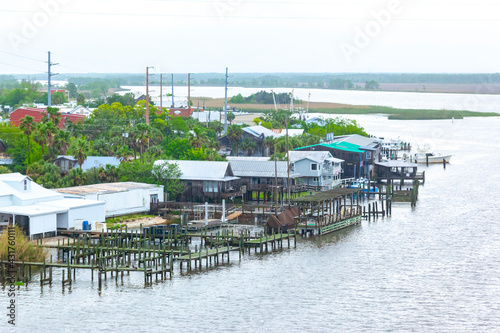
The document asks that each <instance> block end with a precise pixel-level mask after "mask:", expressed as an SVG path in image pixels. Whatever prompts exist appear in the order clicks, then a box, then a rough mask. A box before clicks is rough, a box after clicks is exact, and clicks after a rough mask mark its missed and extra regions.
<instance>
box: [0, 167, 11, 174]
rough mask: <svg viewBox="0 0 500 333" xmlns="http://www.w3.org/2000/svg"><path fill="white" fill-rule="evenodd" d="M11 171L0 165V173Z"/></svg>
mask: <svg viewBox="0 0 500 333" xmlns="http://www.w3.org/2000/svg"><path fill="white" fill-rule="evenodd" d="M10 172H11V171H10V170H9V168H7V167H5V166H3V165H0V174H3V173H10Z"/></svg>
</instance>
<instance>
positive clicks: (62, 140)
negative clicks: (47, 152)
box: [54, 130, 71, 155]
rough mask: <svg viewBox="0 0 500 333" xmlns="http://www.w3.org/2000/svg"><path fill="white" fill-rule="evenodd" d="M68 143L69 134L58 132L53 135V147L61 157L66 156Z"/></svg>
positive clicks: (69, 140)
mask: <svg viewBox="0 0 500 333" xmlns="http://www.w3.org/2000/svg"><path fill="white" fill-rule="evenodd" d="M70 142H71V134H70V133H69V132H68V131H63V130H58V131H57V132H56V134H55V135H54V147H55V148H57V150H58V151H59V153H60V154H61V155H66V152H67V151H68V148H69V144H70Z"/></svg>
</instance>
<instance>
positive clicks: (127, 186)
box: [55, 182, 158, 195]
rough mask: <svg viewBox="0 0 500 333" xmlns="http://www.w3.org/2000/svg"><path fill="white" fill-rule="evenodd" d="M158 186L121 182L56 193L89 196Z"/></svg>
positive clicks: (81, 187) (69, 188)
mask: <svg viewBox="0 0 500 333" xmlns="http://www.w3.org/2000/svg"><path fill="white" fill-rule="evenodd" d="M157 186H158V185H155V184H146V183H136V182H120V183H106V184H93V185H85V186H75V187H65V188H58V189H55V191H57V192H59V193H63V194H75V195H87V194H105V193H114V192H125V191H128V190H131V189H139V188H143V189H145V188H155V187H157Z"/></svg>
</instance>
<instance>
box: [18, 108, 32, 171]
mask: <svg viewBox="0 0 500 333" xmlns="http://www.w3.org/2000/svg"><path fill="white" fill-rule="evenodd" d="M34 119H35V118H33V117H30V116H26V117H24V118H22V119H21V123H20V128H21V130H22V131H23V132H24V134H25V135H26V138H27V140H26V142H27V143H28V165H29V164H31V155H30V154H31V145H30V141H31V140H30V137H31V134H32V133H33V127H34V126H35V123H34Z"/></svg>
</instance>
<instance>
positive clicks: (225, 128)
mask: <svg viewBox="0 0 500 333" xmlns="http://www.w3.org/2000/svg"><path fill="white" fill-rule="evenodd" d="M224 133H225V134H227V67H226V84H225V87H224Z"/></svg>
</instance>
